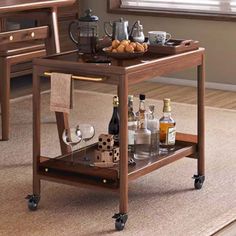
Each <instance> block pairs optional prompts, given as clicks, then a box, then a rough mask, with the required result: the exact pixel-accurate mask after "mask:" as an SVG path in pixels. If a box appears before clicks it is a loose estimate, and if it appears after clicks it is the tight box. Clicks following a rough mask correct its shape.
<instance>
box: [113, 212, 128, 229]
mask: <svg viewBox="0 0 236 236" xmlns="http://www.w3.org/2000/svg"><path fill="white" fill-rule="evenodd" d="M112 218H114V219H116V222H115V228H116V230H118V231H121V230H123V229H124V228H125V223H126V221H127V219H128V215H127V214H121V213H118V214H115V215H114V216H113V217H112Z"/></svg>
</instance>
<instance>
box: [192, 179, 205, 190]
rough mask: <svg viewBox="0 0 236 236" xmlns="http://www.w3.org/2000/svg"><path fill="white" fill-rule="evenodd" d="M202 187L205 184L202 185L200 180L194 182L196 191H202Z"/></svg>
mask: <svg viewBox="0 0 236 236" xmlns="http://www.w3.org/2000/svg"><path fill="white" fill-rule="evenodd" d="M202 185H203V183H201V182H200V181H199V180H197V179H195V181H194V188H195V189H201V188H202Z"/></svg>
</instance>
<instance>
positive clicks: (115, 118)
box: [108, 96, 120, 146]
mask: <svg viewBox="0 0 236 236" xmlns="http://www.w3.org/2000/svg"><path fill="white" fill-rule="evenodd" d="M118 105H119V99H118V97H117V96H114V97H113V114H112V117H111V120H110V122H109V126H108V133H109V134H112V135H114V144H115V145H116V146H119V130H120V117H119V113H118Z"/></svg>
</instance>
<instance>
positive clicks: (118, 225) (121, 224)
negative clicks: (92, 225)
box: [115, 220, 125, 231]
mask: <svg viewBox="0 0 236 236" xmlns="http://www.w3.org/2000/svg"><path fill="white" fill-rule="evenodd" d="M115 227H116V230H118V231H121V230H123V229H124V227H125V223H124V222H122V221H120V220H116V222H115Z"/></svg>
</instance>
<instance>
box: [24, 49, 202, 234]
mask: <svg viewBox="0 0 236 236" xmlns="http://www.w3.org/2000/svg"><path fill="white" fill-rule="evenodd" d="M204 52H205V50H204V48H199V49H197V50H194V51H190V52H185V53H181V54H177V55H172V56H165V55H158V54H151V53H145V54H144V55H143V56H142V57H140V58H137V59H131V60H116V59H112V60H111V63H107V64H106V63H97V64H96V63H86V62H85V61H84V60H83V58H81V57H80V56H79V55H78V53H77V52H76V51H71V52H66V53H62V54H57V55H53V56H50V57H46V58H42V59H35V60H34V68H33V70H34V74H33V76H34V77H33V194H32V195H29V196H28V199H29V200H28V206H29V208H30V209H31V210H36V209H37V205H38V203H39V200H40V183H41V180H47V181H53V182H58V183H63V184H68V185H75V186H84V187H92V188H93V189H94V188H102V189H108V190H113V191H117V192H119V194H120V204H119V213H117V214H115V215H114V216H113V218H115V227H116V229H117V230H122V229H123V228H124V226H125V223H126V221H127V218H128V215H127V214H128V183H129V181H131V180H135V179H137V178H139V177H141V176H143V175H145V174H148V173H150V172H152V171H154V170H157V169H159V168H161V167H163V166H165V165H168V164H171V163H172V162H174V161H177V160H179V159H181V158H184V157H191V158H195V159H196V160H197V173H196V175H194V176H193V178H194V186H195V188H196V189H201V187H202V185H203V182H204V180H205V164H204V163H205V161H204V158H205V157H204V142H205V135H204V132H205V131H204V81H205V72H204V70H205V64H204ZM191 67H197V82H198V86H197V94H198V104H197V107H198V121H197V126H198V134H197V135H190V134H182V133H178V134H177V141H176V147H175V150H174V151H171V152H170V153H168V154H160V155H158V156H156V157H151V158H150V160H148V161H140V162H139V161H137V163H136V165H135V166H129V165H128V127H127V124H128V116H127V114H128V87H129V86H132V85H133V84H136V83H139V82H141V81H145V80H148V79H150V78H153V77H154V76H161V75H165V74H167V73H172V72H177V71H181V70H184V69H187V68H191ZM52 72H61V73H70V74H73V78H74V79H81V80H88V81H91V82H96V83H105V84H113V85H117V88H118V95H119V99H120V109H119V112H120V127H122V129H120V163H119V167H114V168H99V167H91V166H89V165H83V164H81V158H82V152H83V150H78V151H75V153H74V157H75V159H76V161H75V162H74V163H72V162H71V161H70V160H71V158H70V156H71V152H70V151H71V150H70V149H69V148H68V147H67V146H66V145H65V144H64V143H63V141H62V138H61V137H62V132H63V130H64V129H65V128H68V127H69V122H68V116H67V115H65V114H63V113H56V118H57V126H58V133H59V139H60V144H61V151H62V155H61V156H59V157H56V158H53V159H50V158H48V157H44V156H41V153H40V143H41V141H40V77H42V76H44V77H45V76H46V77H48V76H50V73H52ZM95 147H96V144H94V145H91V146H89V147H87V155H90V154H92V153H93V151H94V149H95Z"/></svg>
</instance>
